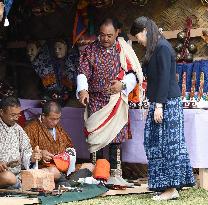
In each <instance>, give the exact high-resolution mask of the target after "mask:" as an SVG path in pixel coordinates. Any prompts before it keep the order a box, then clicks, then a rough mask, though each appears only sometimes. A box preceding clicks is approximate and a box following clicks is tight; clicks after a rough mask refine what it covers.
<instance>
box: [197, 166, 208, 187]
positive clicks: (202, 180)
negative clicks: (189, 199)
mask: <svg viewBox="0 0 208 205" xmlns="http://www.w3.org/2000/svg"><path fill="white" fill-rule="evenodd" d="M199 186H200V187H201V188H204V189H206V190H208V168H199Z"/></svg>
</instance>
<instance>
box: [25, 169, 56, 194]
mask: <svg viewBox="0 0 208 205" xmlns="http://www.w3.org/2000/svg"><path fill="white" fill-rule="evenodd" d="M21 177H22V190H23V191H27V190H30V189H31V188H42V189H44V190H46V191H52V190H53V189H54V188H55V182H54V175H53V174H52V173H50V172H47V171H44V170H41V169H36V170H35V169H29V170H22V171H21Z"/></svg>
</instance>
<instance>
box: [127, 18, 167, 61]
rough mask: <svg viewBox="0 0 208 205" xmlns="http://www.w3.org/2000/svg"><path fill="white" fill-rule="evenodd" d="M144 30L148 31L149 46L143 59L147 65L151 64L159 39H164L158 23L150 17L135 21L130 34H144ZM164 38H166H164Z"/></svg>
mask: <svg viewBox="0 0 208 205" xmlns="http://www.w3.org/2000/svg"><path fill="white" fill-rule="evenodd" d="M144 28H145V29H146V30H147V46H146V54H145V56H144V59H143V63H144V64H146V63H148V62H149V60H150V58H151V56H152V53H153V51H154V50H155V47H156V45H157V42H158V39H159V37H163V36H162V34H161V33H160V32H159V29H158V27H157V25H156V23H155V22H154V21H153V20H151V19H149V18H148V17H144V16H142V17H139V18H137V19H135V20H134V22H133V24H132V26H131V30H130V33H131V35H132V36H135V35H136V34H138V33H140V32H142V31H143V30H144ZM163 38H164V37H163Z"/></svg>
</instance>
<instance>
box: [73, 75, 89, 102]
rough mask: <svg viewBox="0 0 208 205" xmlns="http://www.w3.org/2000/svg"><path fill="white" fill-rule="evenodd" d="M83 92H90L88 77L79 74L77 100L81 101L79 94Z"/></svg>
mask: <svg viewBox="0 0 208 205" xmlns="http://www.w3.org/2000/svg"><path fill="white" fill-rule="evenodd" d="M81 90H87V91H88V82H87V77H86V76H85V75H84V74H79V75H78V76H77V91H76V96H77V99H79V96H78V93H79V92H80V91H81Z"/></svg>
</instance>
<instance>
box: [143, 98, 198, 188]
mask: <svg viewBox="0 0 208 205" xmlns="http://www.w3.org/2000/svg"><path fill="white" fill-rule="evenodd" d="M154 107H155V104H154V103H151V104H150V108H149V113H148V116H147V120H146V124H145V132H144V147H145V151H146V155H147V159H148V177H149V178H148V185H149V189H150V190H154V191H163V190H165V189H166V188H170V187H175V188H182V187H184V186H193V185H194V184H195V180H194V176H193V172H192V168H191V165H190V160H189V156H188V153H187V148H186V143H185V138H184V117H183V108H182V101H181V98H172V99H170V100H168V101H167V102H166V103H165V104H164V111H163V115H164V116H163V118H164V119H163V122H162V123H161V124H158V123H155V122H154Z"/></svg>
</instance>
